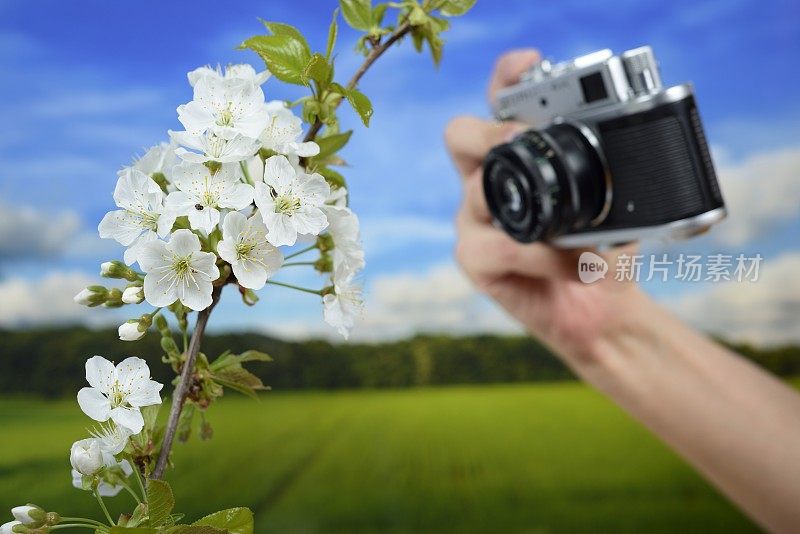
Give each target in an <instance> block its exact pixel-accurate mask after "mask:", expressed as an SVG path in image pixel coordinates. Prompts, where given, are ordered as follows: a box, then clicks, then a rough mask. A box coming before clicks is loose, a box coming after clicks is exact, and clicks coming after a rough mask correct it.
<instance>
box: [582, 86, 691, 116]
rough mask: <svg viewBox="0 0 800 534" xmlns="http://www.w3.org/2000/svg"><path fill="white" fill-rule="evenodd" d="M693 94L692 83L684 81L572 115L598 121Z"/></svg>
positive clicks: (678, 99) (644, 109) (668, 102)
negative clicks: (661, 89) (660, 89)
mask: <svg viewBox="0 0 800 534" xmlns="http://www.w3.org/2000/svg"><path fill="white" fill-rule="evenodd" d="M692 94H694V90H693V87H692V84H691V83H682V84H680V85H673V86H672V87H669V88H667V89H664V90H663V91H658V92H657V93H650V94H646V95H643V96H640V97H637V98H634V99H631V100H626V101H625V102H617V103H615V104H612V105H610V106H607V107H605V108H602V109H593V110H591V111H589V110H587V111H576V112H574V113H571V114H570V117H571V118H575V119H578V120H582V121H585V122H589V123H598V122H601V121H605V120H608V119H612V118H616V117H621V116H623V115H632V114H634V113H639V112H641V111H647V110H650V109H653V108H654V107H657V106H660V105H662V104H671V103H673V102H678V101H680V100H683V99H684V98H686V97H687V96H691V95H692Z"/></svg>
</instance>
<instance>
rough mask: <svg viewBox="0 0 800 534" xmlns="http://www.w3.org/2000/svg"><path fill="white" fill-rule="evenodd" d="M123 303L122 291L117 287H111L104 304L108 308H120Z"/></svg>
mask: <svg viewBox="0 0 800 534" xmlns="http://www.w3.org/2000/svg"><path fill="white" fill-rule="evenodd" d="M123 304H124V303H123V302H122V291H120V290H119V289H117V288H116V287H114V288H111V289H109V290H108V296H107V297H106V301H105V302H104V303H103V306H104V307H106V308H119V307H121V306H122V305H123Z"/></svg>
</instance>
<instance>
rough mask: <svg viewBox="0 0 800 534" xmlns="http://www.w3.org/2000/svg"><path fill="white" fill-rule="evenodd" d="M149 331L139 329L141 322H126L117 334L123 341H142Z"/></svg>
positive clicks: (120, 326)
mask: <svg viewBox="0 0 800 534" xmlns="http://www.w3.org/2000/svg"><path fill="white" fill-rule="evenodd" d="M146 332H147V331H146V330H145V331H142V330H140V329H139V321H136V320H131V321H126V322H124V323H122V324H121V325H119V328H118V329H117V333H118V334H119V338H120V339H121V340H122V341H138V340H140V339H142V338H143V337H144V335H145V333H146Z"/></svg>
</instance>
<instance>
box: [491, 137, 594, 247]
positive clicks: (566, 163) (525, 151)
mask: <svg viewBox="0 0 800 534" xmlns="http://www.w3.org/2000/svg"><path fill="white" fill-rule="evenodd" d="M606 179H607V177H606V172H605V167H604V166H603V164H602V161H601V159H600V156H599V154H598V153H597V150H596V149H595V147H594V146H593V145H592V144H591V143H590V142H589V140H588V139H587V137H586V136H585V135H584V134H583V132H581V130H580V129H578V128H577V127H575V126H573V125H571V124H563V123H562V124H555V125H553V126H550V127H548V128H546V129H544V130H541V131H539V130H528V131H527V132H525V133H523V134H521V135H519V136H518V137H516V138H515V139H514V140H513V141H511V142H510V143H506V144H503V145H498V146H496V147H494V148H493V149H492V150H491V151H490V152H489V154H488V155H487V156H486V160H485V161H484V166H483V188H484V193H485V195H486V201H487V203H488V205H489V210H490V211H491V213H492V215H493V216H494V218H495V220H496V221H497V222H498V223H499V224H500V226H502V227H503V229H504V230H505V231H506V232H508V234H509V235H511V237H513V238H514V239H516V240H517V241H522V242H525V243H529V242H532V241H537V240H550V239H553V238H554V237H557V236H559V235H562V234H565V233H569V232H575V231H578V230H581V229H583V228H586V227H588V226H589V225H590V224H591V223H592V222H593V221H594V220H595V219H597V218H598V217H599V216H601V213H602V212H603V209H604V206H605V205H606V195H607V193H608V191H607V188H608V185H607V183H606Z"/></svg>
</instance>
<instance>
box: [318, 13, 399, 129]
mask: <svg viewBox="0 0 800 534" xmlns="http://www.w3.org/2000/svg"><path fill="white" fill-rule="evenodd" d="M410 31H411V24H409V23H408V21H405V22H403V23H402V24H401V25H400V26H398V27H397V28H396V29H395V30H394V32H392V34H391V35H390V36H389V38H388V39H386V40H385V41H384V42H382V43H381V44H379V45H378V46H376V47H375V48H373V49H372V50H371V51H370V53H369V54H368V55H367V57H366V59H364V63H362V64H361V66H360V67H359V68H358V70H357V71H356V73H355V74H353V77H352V78H350V81H349V82H347V89H355V88H356V86H357V85H358V82H359V81H360V80H361V77H362V76H364V74H365V73H366V72H367V70H369V68H370V66H372V64H373V63H375V60H376V59H378V58H379V57H381V56H382V55H383V53H384V52H386V51H387V50H388V49H389V48H390V47H391V46H392V45H393V44H394V43H396V42H397V41H399V40H400V39H402V38H403V37H404V36H405V35H406V34H407V33H408V32H410ZM339 104H341V100H340V101H339V102H338V103H337V104H336V107H339ZM321 128H322V122H321V121H320V120H319V119H317V121H316V122H315V123H314V124H313V125H312V126H311V128H309V130H308V133H306V136H305V138H304V139H303V141H304V142H307V141H313V140H314V138H315V137H316V136H317V134H318V133H319V131H320V129H321Z"/></svg>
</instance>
